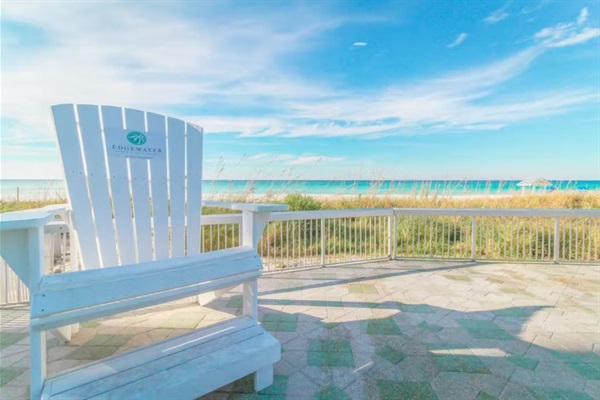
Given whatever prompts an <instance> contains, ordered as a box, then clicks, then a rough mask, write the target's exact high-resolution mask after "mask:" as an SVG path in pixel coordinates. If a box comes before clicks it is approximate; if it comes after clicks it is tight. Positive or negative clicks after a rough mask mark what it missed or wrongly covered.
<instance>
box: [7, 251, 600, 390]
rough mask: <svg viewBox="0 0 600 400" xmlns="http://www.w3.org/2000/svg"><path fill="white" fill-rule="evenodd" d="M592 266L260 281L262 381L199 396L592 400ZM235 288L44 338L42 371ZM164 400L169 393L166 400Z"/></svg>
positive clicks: (393, 271) (596, 371)
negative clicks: (268, 354) (266, 340)
mask: <svg viewBox="0 0 600 400" xmlns="http://www.w3.org/2000/svg"><path fill="white" fill-rule="evenodd" d="M599 302H600V267H599V266H597V265H582V266H578V265H551V264H546V265H534V264H479V263H458V262H457V263H432V262H401V261H390V262H379V263H370V264H362V265H352V266H342V267H329V268H324V269H315V270H306V271H299V272H289V273H283V274H274V275H269V276H264V277H263V278H261V280H260V302H259V313H260V320H261V321H262V324H263V326H264V327H265V328H266V329H267V330H269V331H271V332H272V334H273V335H274V336H276V337H277V338H278V339H279V340H280V341H281V343H282V349H283V350H282V352H283V353H282V357H281V361H280V362H279V363H277V364H276V366H275V381H274V384H273V385H272V386H271V387H269V388H268V389H266V390H264V391H263V392H261V393H258V394H255V393H254V392H253V390H252V380H251V379H249V378H250V377H247V378H245V379H242V380H240V381H237V382H235V383H233V384H231V385H228V386H226V387H224V388H221V389H220V390H219V391H217V392H215V393H213V394H210V395H208V396H205V398H206V399H263V398H264V399H284V398H287V399H369V400H376V399H457V400H470V399H600V325H599V322H600V320H599V318H600V317H599V313H600V311H599V304H600V303H599ZM241 306H242V302H241V297H240V291H239V289H237V290H234V291H232V292H230V293H228V294H226V295H224V296H223V297H221V298H220V299H218V300H216V301H214V302H213V303H212V304H210V305H209V306H208V307H200V306H199V305H197V304H195V303H191V302H179V303H176V304H173V303H171V304H168V305H164V306H161V307H155V308H152V309H145V310H139V311H137V312H134V313H127V314H122V315H120V316H118V318H112V319H102V320H96V321H90V322H87V323H84V324H82V326H81V330H80V332H79V333H78V334H77V335H76V336H75V337H74V338H73V339H72V340H71V342H70V343H68V344H60V343H59V342H58V340H57V339H53V338H52V336H51V335H50V336H49V342H48V348H49V350H48V372H49V374H50V375H52V374H55V373H57V372H59V371H63V370H66V369H70V368H73V367H76V366H79V365H81V364H85V363H88V362H90V361H92V360H96V359H99V358H103V357H107V356H109V355H112V354H116V353H119V352H122V351H125V350H128V349H131V348H133V347H138V346H142V345H145V344H148V343H152V342H155V341H159V340H162V339H164V338H167V337H172V336H175V335H179V334H181V333H183V332H187V331H189V330H190V329H194V328H198V327H202V326H206V325H210V324H213V323H215V322H217V321H220V320H223V319H225V318H228V317H230V316H231V315H239V314H240V313H241ZM27 315H28V309H27V308H26V306H20V307H19V306H12V307H4V308H3V309H2V310H1V314H0V316H1V318H2V321H1V322H2V334H1V339H0V346H1V350H0V351H1V354H0V355H1V359H0V365H1V377H0V397H1V398H3V399H17V398H26V397H27V396H28V390H29V389H28V381H29V371H28V366H29V360H28V337H27V336H28V335H27V325H28V320H27ZM173 398H176V394H175V393H174V396H173Z"/></svg>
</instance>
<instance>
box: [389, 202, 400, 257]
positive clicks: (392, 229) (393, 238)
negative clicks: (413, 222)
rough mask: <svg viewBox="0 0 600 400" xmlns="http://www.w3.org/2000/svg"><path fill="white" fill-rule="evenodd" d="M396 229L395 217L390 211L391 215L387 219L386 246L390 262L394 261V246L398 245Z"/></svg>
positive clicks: (395, 250)
mask: <svg viewBox="0 0 600 400" xmlns="http://www.w3.org/2000/svg"><path fill="white" fill-rule="evenodd" d="M397 232H398V227H397V226H396V216H395V215H394V213H393V211H392V215H390V216H389V217H388V237H389V238H388V246H389V250H390V260H395V259H396V252H397V249H396V246H397V244H398V233H397Z"/></svg>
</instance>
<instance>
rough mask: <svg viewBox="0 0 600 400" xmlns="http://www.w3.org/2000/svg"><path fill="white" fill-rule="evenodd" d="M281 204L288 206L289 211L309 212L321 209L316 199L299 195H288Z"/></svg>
mask: <svg viewBox="0 0 600 400" xmlns="http://www.w3.org/2000/svg"><path fill="white" fill-rule="evenodd" d="M283 202H284V203H285V204H287V205H288V206H290V211H311V210H320V209H321V203H320V202H319V201H318V200H317V199H315V198H313V197H310V196H305V195H302V194H300V193H292V194H288V195H287V196H285V198H284V199H283Z"/></svg>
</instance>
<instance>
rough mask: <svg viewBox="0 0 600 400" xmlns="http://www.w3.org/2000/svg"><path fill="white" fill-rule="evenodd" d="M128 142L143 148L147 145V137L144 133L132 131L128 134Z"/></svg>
mask: <svg viewBox="0 0 600 400" xmlns="http://www.w3.org/2000/svg"><path fill="white" fill-rule="evenodd" d="M127 141H129V143H131V144H134V145H136V146H141V145H143V144H144V143H146V135H144V134H143V133H142V132H137V131H131V132H129V133H128V134H127Z"/></svg>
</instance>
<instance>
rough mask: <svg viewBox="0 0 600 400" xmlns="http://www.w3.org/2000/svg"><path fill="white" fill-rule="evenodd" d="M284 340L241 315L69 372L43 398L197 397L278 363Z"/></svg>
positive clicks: (53, 380)
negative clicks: (280, 340)
mask: <svg viewBox="0 0 600 400" xmlns="http://www.w3.org/2000/svg"><path fill="white" fill-rule="evenodd" d="M280 356H281V347H280V344H279V342H278V341H277V340H276V339H275V338H273V336H271V335H270V334H269V333H268V332H266V331H265V330H264V329H263V328H262V327H261V326H259V325H258V323H257V322H256V321H255V320H253V319H252V318H250V317H237V318H233V319H230V320H227V321H225V322H223V323H219V324H216V325H212V326H210V327H208V328H204V329H201V330H198V331H194V332H191V333H188V334H185V335H182V336H178V337H175V338H173V339H169V340H166V341H164V342H160V343H157V344H153V345H149V346H146V347H143V348H140V349H136V350H133V351H130V352H127V353H123V354H120V355H117V356H113V357H109V358H106V359H104V360H101V361H98V362H95V363H92V364H88V365H86V366H84V367H81V368H77V369H75V370H71V371H67V372H66V373H63V374H61V375H59V376H56V377H54V378H51V379H49V380H48V381H46V383H45V385H44V388H43V393H42V398H43V399H50V400H58V399H89V398H94V399H119V400H121V399H195V398H197V397H199V396H202V395H203V394H206V393H209V392H211V391H213V390H215V389H218V388H219V387H221V386H224V385H226V384H227V383H229V382H232V381H234V380H237V379H240V378H242V377H244V376H246V375H248V374H250V373H252V372H255V371H256V370H257V369H260V368H263V367H265V366H269V365H272V364H274V363H276V362H277V361H278V360H279V358H280Z"/></svg>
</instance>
